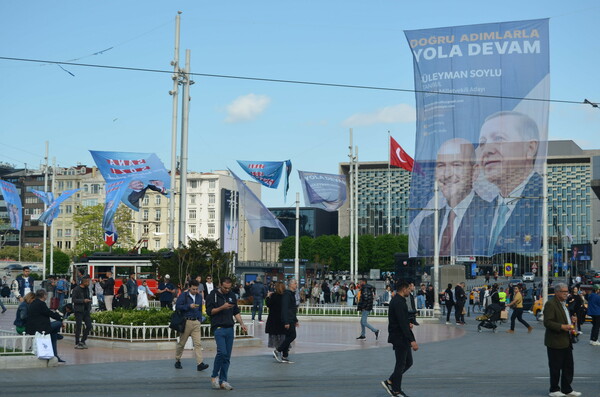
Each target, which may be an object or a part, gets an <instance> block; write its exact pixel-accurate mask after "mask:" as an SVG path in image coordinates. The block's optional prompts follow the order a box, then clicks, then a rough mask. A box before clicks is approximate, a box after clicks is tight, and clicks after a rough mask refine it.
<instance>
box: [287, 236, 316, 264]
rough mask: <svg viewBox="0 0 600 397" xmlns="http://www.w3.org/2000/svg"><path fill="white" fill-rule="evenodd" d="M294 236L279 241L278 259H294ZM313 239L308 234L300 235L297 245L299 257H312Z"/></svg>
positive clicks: (308, 258) (309, 258) (307, 258)
mask: <svg viewBox="0 0 600 397" xmlns="http://www.w3.org/2000/svg"><path fill="white" fill-rule="evenodd" d="M295 244H296V238H295V237H294V236H288V237H286V238H284V239H283V240H282V241H281V246H280V248H279V261H280V262H283V261H284V260H286V259H294V258H295V257H296V245H295ZM312 245H313V239H312V238H311V237H308V236H302V237H300V245H299V247H298V249H299V251H300V252H299V253H298V255H299V256H300V259H306V260H309V261H310V260H311V259H312Z"/></svg>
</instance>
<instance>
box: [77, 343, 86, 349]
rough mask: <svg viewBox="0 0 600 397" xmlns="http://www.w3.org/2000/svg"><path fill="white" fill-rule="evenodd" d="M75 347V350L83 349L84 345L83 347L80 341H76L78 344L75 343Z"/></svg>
mask: <svg viewBox="0 0 600 397" xmlns="http://www.w3.org/2000/svg"><path fill="white" fill-rule="evenodd" d="M75 349H77V350H83V349H85V347H83V345H82V344H81V343H78V344H76V345H75Z"/></svg>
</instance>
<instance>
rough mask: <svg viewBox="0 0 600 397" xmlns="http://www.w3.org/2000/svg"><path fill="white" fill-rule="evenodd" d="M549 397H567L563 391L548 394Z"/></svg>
mask: <svg viewBox="0 0 600 397" xmlns="http://www.w3.org/2000/svg"><path fill="white" fill-rule="evenodd" d="M548 395H549V396H550V397H566V394H565V393H563V392H561V391H553V392H551V393H548Z"/></svg>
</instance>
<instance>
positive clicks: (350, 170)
mask: <svg viewBox="0 0 600 397" xmlns="http://www.w3.org/2000/svg"><path fill="white" fill-rule="evenodd" d="M348 148H349V149H350V154H349V155H348V157H349V158H350V163H349V168H348V177H349V178H350V280H352V281H354V188H353V187H354V156H353V155H352V128H350V146H348Z"/></svg>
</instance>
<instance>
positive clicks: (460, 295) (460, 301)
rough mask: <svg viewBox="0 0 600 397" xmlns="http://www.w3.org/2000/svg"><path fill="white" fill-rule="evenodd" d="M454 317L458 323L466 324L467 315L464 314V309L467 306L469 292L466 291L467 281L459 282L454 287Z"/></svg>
mask: <svg viewBox="0 0 600 397" xmlns="http://www.w3.org/2000/svg"><path fill="white" fill-rule="evenodd" d="M454 301H455V302H454V305H455V306H456V307H455V308H454V319H455V320H456V325H465V315H464V314H463V309H464V308H465V303H467V294H466V293H465V283H458V284H456V287H454Z"/></svg>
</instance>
